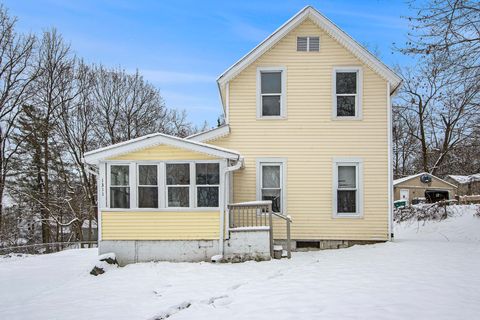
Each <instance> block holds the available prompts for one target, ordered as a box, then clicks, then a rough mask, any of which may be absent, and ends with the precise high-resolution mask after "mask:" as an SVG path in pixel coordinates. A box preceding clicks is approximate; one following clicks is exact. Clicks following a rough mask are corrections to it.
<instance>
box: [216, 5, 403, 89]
mask: <svg viewBox="0 0 480 320" xmlns="http://www.w3.org/2000/svg"><path fill="white" fill-rule="evenodd" d="M307 18H310V19H311V20H312V21H313V22H314V23H316V24H317V25H318V26H319V27H320V28H321V29H323V30H324V31H325V32H326V33H327V34H329V35H330V36H331V37H332V38H334V39H335V40H336V41H338V42H339V43H340V44H342V45H343V46H344V47H345V48H346V49H348V50H349V51H351V52H352V53H353V54H354V55H355V56H356V57H357V58H358V59H359V60H361V61H362V62H364V63H365V64H366V65H368V66H369V67H371V68H372V69H373V70H374V71H375V72H377V73H378V74H379V75H380V76H382V77H383V78H384V79H385V80H387V81H388V82H391V83H392V85H393V87H396V86H397V85H398V84H399V83H400V82H401V81H402V79H401V78H400V77H399V76H398V75H397V74H396V73H395V72H393V71H392V70H391V69H390V68H389V67H387V66H386V65H385V64H384V63H383V62H382V61H380V60H379V59H378V58H377V57H375V56H374V55H373V54H371V53H370V52H369V51H368V50H367V49H366V48H365V47H363V46H362V45H360V44H359V43H358V42H357V41H355V40H354V39H353V38H352V37H350V36H349V35H348V34H346V33H345V32H344V31H343V30H342V29H340V28H339V27H338V26H337V25H335V24H334V23H333V22H332V21H331V20H329V19H328V18H327V17H325V16H324V15H322V14H321V13H320V12H319V11H317V10H316V9H314V8H313V7H312V6H307V7H305V8H303V9H302V10H300V11H299V12H298V13H297V14H295V15H294V16H293V17H292V18H290V19H289V20H288V21H287V22H285V23H284V24H283V25H282V26H280V27H279V28H278V29H277V30H275V31H274V32H273V33H272V34H271V35H269V36H268V37H267V38H266V39H265V40H263V41H262V42H261V43H260V44H258V45H257V46H256V47H255V48H253V49H252V50H251V51H250V52H248V53H247V54H246V55H244V56H243V57H242V58H240V60H238V61H237V62H235V63H234V64H233V65H232V66H230V67H229V68H228V69H227V70H226V71H225V72H223V73H222V74H221V75H220V76H219V77H218V78H217V82H218V84H219V85H220V86H224V85H225V83H226V82H227V81H230V80H231V79H233V78H234V77H235V76H237V75H238V74H239V73H240V72H241V71H242V70H244V69H245V68H246V67H248V66H249V65H250V64H251V63H252V62H254V61H255V60H257V59H258V57H260V56H261V55H262V54H263V53H265V52H266V51H267V50H268V49H270V48H271V47H272V46H274V45H275V44H276V43H277V42H278V41H280V40H281V39H282V38H283V37H284V36H285V35H287V34H288V33H289V32H290V31H291V30H293V29H294V28H296V27H297V26H298V25H299V24H300V23H302V22H303V21H304V20H305V19H307Z"/></svg>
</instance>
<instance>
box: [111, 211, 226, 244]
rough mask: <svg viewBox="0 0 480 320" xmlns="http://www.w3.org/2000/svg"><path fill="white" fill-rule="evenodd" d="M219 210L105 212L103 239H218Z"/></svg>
mask: <svg viewBox="0 0 480 320" xmlns="http://www.w3.org/2000/svg"><path fill="white" fill-rule="evenodd" d="M219 215H220V213H219V211H208V212H207V211H197V212H163V211H162V212H159V211H155V212H154V211H152V212H145V211H140V212H134V211H125V212H118V211H104V212H102V240H214V239H218V238H219V232H220V218H219Z"/></svg>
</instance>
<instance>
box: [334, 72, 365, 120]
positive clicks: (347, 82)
mask: <svg viewBox="0 0 480 320" xmlns="http://www.w3.org/2000/svg"><path fill="white" fill-rule="evenodd" d="M333 76H334V79H333V93H334V95H333V98H334V101H333V105H334V106H333V115H334V118H337V119H342V118H344V119H354V118H360V113H361V92H362V72H361V69H360V68H357V67H352V68H350V67H345V68H344V67H341V68H335V70H334V73H333Z"/></svg>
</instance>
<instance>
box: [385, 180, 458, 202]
mask: <svg viewBox="0 0 480 320" xmlns="http://www.w3.org/2000/svg"><path fill="white" fill-rule="evenodd" d="M393 188H394V199H395V200H406V201H407V204H415V203H417V202H421V201H426V202H430V203H432V202H438V201H441V200H449V199H453V198H454V197H455V193H456V189H457V187H456V186H455V185H454V184H451V183H450V182H447V181H445V180H443V179H440V178H439V177H436V176H434V175H432V174H429V173H426V172H422V173H418V174H415V175H412V176H408V177H404V178H400V179H397V180H394V181H393Z"/></svg>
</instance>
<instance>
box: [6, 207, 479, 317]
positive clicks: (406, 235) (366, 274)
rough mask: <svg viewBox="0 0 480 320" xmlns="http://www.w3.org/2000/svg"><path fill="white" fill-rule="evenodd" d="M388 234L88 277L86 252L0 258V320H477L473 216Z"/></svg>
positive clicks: (91, 258)
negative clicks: (348, 244) (285, 254)
mask: <svg viewBox="0 0 480 320" xmlns="http://www.w3.org/2000/svg"><path fill="white" fill-rule="evenodd" d="M474 211H475V208H474V206H463V207H461V210H459V212H461V213H459V214H457V215H455V216H454V217H451V218H448V219H447V220H445V221H441V222H427V223H423V222H421V223H417V222H406V223H402V224H401V225H397V226H396V236H397V238H396V240H395V242H390V243H384V244H375V245H368V246H355V247H352V248H349V249H342V250H329V251H318V252H306V253H295V254H294V255H293V258H292V259H291V260H281V261H271V262H259V263H258V262H247V263H241V264H219V265H218V264H210V263H177V264H175V263H143V264H135V265H129V266H127V267H124V268H117V269H112V270H108V271H107V272H106V273H105V274H103V275H100V276H98V277H94V276H91V275H89V271H90V270H91V268H92V266H93V265H94V264H95V261H97V257H96V255H97V252H96V250H93V249H87V250H70V251H64V252H61V253H57V254H50V255H43V256H27V257H14V258H1V257H0V319H144V320H146V319H163V318H166V317H167V316H170V318H169V319H209V320H210V319H279V320H280V319H475V318H478V315H479V314H480V304H479V303H478V301H480V272H478V270H480V218H477V217H474V216H473V214H474Z"/></svg>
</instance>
